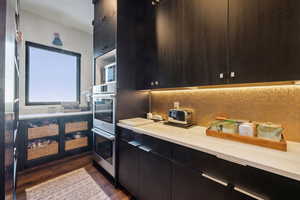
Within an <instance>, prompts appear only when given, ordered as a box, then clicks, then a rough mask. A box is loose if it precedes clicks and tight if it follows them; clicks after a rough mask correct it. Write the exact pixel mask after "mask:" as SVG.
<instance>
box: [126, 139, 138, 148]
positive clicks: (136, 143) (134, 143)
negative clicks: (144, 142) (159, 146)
mask: <svg viewBox="0 0 300 200" xmlns="http://www.w3.org/2000/svg"><path fill="white" fill-rule="evenodd" d="M128 144H130V145H132V146H134V147H138V146H140V145H141V144H140V143H139V142H137V141H134V140H133V141H130V142H128Z"/></svg>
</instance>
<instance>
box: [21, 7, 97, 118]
mask: <svg viewBox="0 0 300 200" xmlns="http://www.w3.org/2000/svg"><path fill="white" fill-rule="evenodd" d="M20 18H21V21H20V29H21V31H22V32H23V35H24V41H23V42H22V45H21V52H20V113H21V114H30V113H45V112H48V107H49V106H26V105H25V41H30V42H35V43H39V44H43V45H47V46H54V45H52V41H53V38H54V37H53V33H54V32H58V33H59V34H60V38H61V39H62V41H63V46H62V47H61V48H62V49H64V50H69V51H73V52H77V53H80V54H81V91H85V90H87V89H89V88H91V87H92V68H93V37H92V34H89V33H87V32H83V31H80V30H77V29H74V28H71V27H67V26H65V25H62V24H58V23H56V22H52V21H50V20H48V19H46V18H43V17H41V16H38V15H35V14H33V13H30V12H28V11H21V13H20ZM54 47H56V46H54ZM56 48H57V47H56ZM81 105H86V102H85V98H84V97H83V96H81ZM50 107H54V106H53V105H51V106H50ZM56 107H57V108H58V109H59V108H60V106H56Z"/></svg>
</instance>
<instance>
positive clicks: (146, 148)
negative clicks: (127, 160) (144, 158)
mask: <svg viewBox="0 0 300 200" xmlns="http://www.w3.org/2000/svg"><path fill="white" fill-rule="evenodd" d="M139 149H141V150H143V151H146V152H147V153H149V152H151V149H150V148H149V147H146V146H140V147H139Z"/></svg>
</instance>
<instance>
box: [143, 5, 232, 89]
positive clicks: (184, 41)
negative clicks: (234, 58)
mask: <svg viewBox="0 0 300 200" xmlns="http://www.w3.org/2000/svg"><path fill="white" fill-rule="evenodd" d="M227 7H228V1H227V0H164V1H161V3H160V4H158V5H155V6H153V12H154V17H153V18H152V20H154V22H155V26H154V27H153V26H152V29H151V28H150V29H147V31H145V32H148V33H149V32H152V33H155V35H154V38H153V37H152V38H151V39H152V40H154V42H152V43H153V44H154V46H152V47H153V48H155V49H156V52H155V53H153V54H152V55H153V56H152V59H153V60H154V61H153V64H152V65H151V66H150V67H149V65H148V67H147V68H145V74H146V75H144V78H145V79H144V85H142V86H141V85H138V89H140V88H143V89H149V88H150V89H153V88H171V87H183V86H196V85H208V84H224V83H226V81H227V79H226V72H227V43H226V42H227V15H228V13H227ZM216 13H217V14H216ZM148 24H149V25H148V27H149V26H150V24H151V23H148ZM145 30H146V29H145ZM149 38H150V37H148V38H147V39H146V41H150V40H149ZM152 52H153V51H152ZM148 63H149V62H148ZM145 64H146V63H145Z"/></svg>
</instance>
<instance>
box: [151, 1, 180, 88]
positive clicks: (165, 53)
mask: <svg viewBox="0 0 300 200" xmlns="http://www.w3.org/2000/svg"><path fill="white" fill-rule="evenodd" d="M156 9H157V10H156V39H157V55H158V70H157V74H156V77H157V78H155V79H154V80H153V81H154V84H155V87H159V88H164V87H177V86H181V85H182V84H183V82H184V76H185V75H184V74H185V70H184V67H183V59H182V40H183V34H182V29H183V0H165V1H162V3H161V4H159V6H157V8H156Z"/></svg>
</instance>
